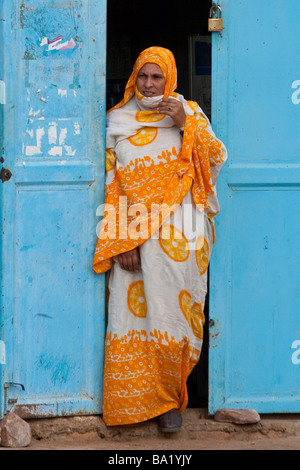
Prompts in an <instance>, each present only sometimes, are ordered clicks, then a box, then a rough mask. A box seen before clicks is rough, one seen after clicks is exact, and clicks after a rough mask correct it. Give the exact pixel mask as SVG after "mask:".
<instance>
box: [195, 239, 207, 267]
mask: <svg viewBox="0 0 300 470" xmlns="http://www.w3.org/2000/svg"><path fill="white" fill-rule="evenodd" d="M195 256H196V263H197V266H198V269H199V273H200V275H202V274H204V273H205V272H206V271H207V268H208V263H209V245H208V242H207V240H206V238H204V236H203V235H200V237H198V238H197V240H196V246H195Z"/></svg>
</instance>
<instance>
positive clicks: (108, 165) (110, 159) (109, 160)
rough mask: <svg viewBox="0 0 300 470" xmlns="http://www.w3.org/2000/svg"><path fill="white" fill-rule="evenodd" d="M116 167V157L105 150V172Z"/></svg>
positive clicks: (111, 152) (109, 150) (110, 150)
mask: <svg viewBox="0 0 300 470" xmlns="http://www.w3.org/2000/svg"><path fill="white" fill-rule="evenodd" d="M115 166H116V157H115V153H114V151H113V150H112V149H107V150H106V158H105V170H106V171H110V170H112V169H113V168H114V167H115Z"/></svg>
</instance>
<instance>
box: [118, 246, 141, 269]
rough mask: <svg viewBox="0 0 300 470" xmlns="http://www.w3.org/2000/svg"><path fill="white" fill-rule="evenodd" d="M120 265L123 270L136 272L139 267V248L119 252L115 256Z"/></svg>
mask: <svg viewBox="0 0 300 470" xmlns="http://www.w3.org/2000/svg"><path fill="white" fill-rule="evenodd" d="M116 258H117V260H118V262H119V264H120V266H121V268H122V269H125V271H130V272H137V271H139V270H140V268H141V260H140V251H139V248H138V247H137V248H134V249H133V250H130V251H126V252H125V253H120V254H119V255H117V256H116Z"/></svg>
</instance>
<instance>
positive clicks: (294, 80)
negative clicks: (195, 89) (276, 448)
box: [209, 0, 300, 414]
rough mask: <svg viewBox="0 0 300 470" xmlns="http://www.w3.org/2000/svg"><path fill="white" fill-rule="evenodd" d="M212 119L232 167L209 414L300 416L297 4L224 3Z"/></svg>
mask: <svg viewBox="0 0 300 470" xmlns="http://www.w3.org/2000/svg"><path fill="white" fill-rule="evenodd" d="M220 5H221V7H222V11H223V19H224V30H223V31H222V33H220V34H219V33H213V62H212V77H213V78H212V103H213V104H212V116H213V124H214V128H215V131H216V133H217V135H218V136H219V137H220V138H221V139H222V140H223V141H224V142H225V143H226V145H227V148H228V154H229V158H228V162H227V163H226V166H225V168H224V170H223V171H222V174H221V176H220V180H219V183H218V194H219V199H220V204H221V212H220V214H219V215H218V216H217V217H216V234H217V239H216V244H215V247H214V252H213V255H212V260H211V277H210V354H209V358H210V359H209V378H210V384H209V389H210V397H209V411H210V413H212V414H213V413H214V412H215V411H216V410H217V409H219V408H226V407H231V408H255V409H256V410H257V411H258V412H261V413H277V412H299V411H300V381H299V373H300V360H299V357H300V354H299V350H300V349H299V345H300V320H299V305H300V289H299V283H300V243H299V227H300V210H299V206H300V192H299V188H300V160H299V157H300V62H299V60H298V57H299V24H298V23H299V17H300V3H299V1H298V0H291V1H290V2H288V5H287V2H285V1H284V0H276V1H275V2H272V4H270V2H261V1H259V0H253V1H251V2H249V1H247V0H230V1H229V0H222V1H221V2H220Z"/></svg>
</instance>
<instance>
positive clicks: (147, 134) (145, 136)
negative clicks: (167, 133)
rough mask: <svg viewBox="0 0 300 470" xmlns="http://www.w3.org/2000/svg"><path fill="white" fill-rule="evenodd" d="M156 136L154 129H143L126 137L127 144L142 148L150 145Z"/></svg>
mask: <svg viewBox="0 0 300 470" xmlns="http://www.w3.org/2000/svg"><path fill="white" fill-rule="evenodd" d="M156 136H157V129H156V127H143V128H142V129H140V130H139V131H138V132H137V133H136V134H135V135H133V136H132V137H128V140H129V142H130V143H131V144H132V145H136V146H138V147H139V146H142V145H148V144H151V142H153V141H154V140H155V138H156Z"/></svg>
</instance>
